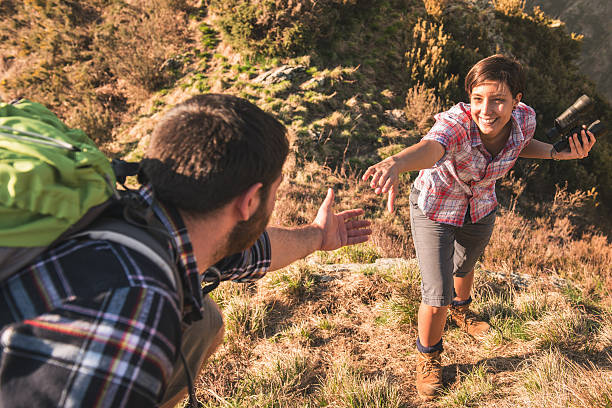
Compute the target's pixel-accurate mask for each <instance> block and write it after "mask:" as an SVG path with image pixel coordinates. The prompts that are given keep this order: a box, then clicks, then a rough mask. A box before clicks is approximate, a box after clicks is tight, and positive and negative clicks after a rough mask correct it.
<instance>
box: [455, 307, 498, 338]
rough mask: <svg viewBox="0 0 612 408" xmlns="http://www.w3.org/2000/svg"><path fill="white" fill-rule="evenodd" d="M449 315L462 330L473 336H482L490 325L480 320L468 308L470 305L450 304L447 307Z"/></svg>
mask: <svg viewBox="0 0 612 408" xmlns="http://www.w3.org/2000/svg"><path fill="white" fill-rule="evenodd" d="M449 310H450V317H451V320H452V321H453V322H455V324H456V325H457V326H459V328H461V329H462V330H463V331H465V332H467V334H469V335H470V336H473V337H476V338H478V337H482V336H484V335H485V334H486V333H487V332H488V331H489V329H490V328H491V326H489V323H487V322H483V321H482V320H480V319H479V318H478V317H477V316H476V315H475V314H474V312H472V310H471V309H470V305H469V304H467V305H462V306H453V305H452V304H451V306H450V307H449Z"/></svg>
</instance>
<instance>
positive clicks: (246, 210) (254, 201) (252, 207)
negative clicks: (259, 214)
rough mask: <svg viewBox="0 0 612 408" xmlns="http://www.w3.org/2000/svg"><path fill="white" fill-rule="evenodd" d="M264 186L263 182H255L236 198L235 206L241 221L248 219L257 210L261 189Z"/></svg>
mask: <svg viewBox="0 0 612 408" xmlns="http://www.w3.org/2000/svg"><path fill="white" fill-rule="evenodd" d="M262 187H263V184H262V183H255V184H253V185H252V186H251V187H249V188H248V189H246V191H245V192H244V193H242V194H240V195H239V196H238V197H236V198H235V208H236V211H237V212H238V216H239V217H240V220H241V221H246V220H248V219H249V218H251V215H253V214H254V213H255V211H257V208H258V207H259V202H260V200H261V197H260V194H259V190H260V189H261V188H262Z"/></svg>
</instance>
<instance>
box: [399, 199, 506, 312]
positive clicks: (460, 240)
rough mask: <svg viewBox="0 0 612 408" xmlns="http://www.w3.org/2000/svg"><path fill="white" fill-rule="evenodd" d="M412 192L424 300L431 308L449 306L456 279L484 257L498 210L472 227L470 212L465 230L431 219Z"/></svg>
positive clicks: (412, 211)
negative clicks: (454, 279)
mask: <svg viewBox="0 0 612 408" xmlns="http://www.w3.org/2000/svg"><path fill="white" fill-rule="evenodd" d="M418 197H419V191H418V190H417V189H415V188H413V189H412V191H411V192H410V227H411V229H412V240H413V241H414V248H415V250H416V254H417V259H418V260H419V269H420V271H421V296H422V298H423V303H424V304H426V305H429V306H437V307H440V306H447V305H449V304H450V303H451V301H452V300H453V298H454V296H455V285H454V282H453V277H454V276H458V277H463V276H465V275H466V274H468V273H469V272H470V271H471V270H472V269H473V268H474V265H475V264H476V261H477V260H478V258H480V256H481V255H482V254H483V253H484V250H485V247H486V246H487V244H488V243H489V240H490V239H491V234H492V233H493V226H494V225H495V217H496V214H495V213H496V210H493V211H491V213H490V214H488V215H486V216H485V217H484V218H482V219H481V220H479V221H478V222H477V223H475V224H473V223H472V222H471V219H470V215H469V211H468V212H467V214H466V218H465V221H464V224H463V226H462V227H457V226H454V225H450V224H444V223H441V222H437V221H433V220H431V219H429V218H428V217H427V216H426V215H425V214H423V212H422V211H421V209H420V208H419V206H418V204H417V199H418Z"/></svg>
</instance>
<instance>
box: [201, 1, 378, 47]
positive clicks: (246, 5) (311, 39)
mask: <svg viewBox="0 0 612 408" xmlns="http://www.w3.org/2000/svg"><path fill="white" fill-rule="evenodd" d="M371 3H372V2H371V1H367V0H320V1H312V0H211V2H210V11H211V13H212V14H213V15H215V16H216V17H217V21H218V24H219V26H220V27H221V30H222V31H223V33H224V34H225V35H226V36H227V39H228V40H229V42H230V43H231V44H232V46H234V47H235V48H237V49H239V50H240V51H242V52H245V53H247V54H251V53H255V54H261V55H265V56H270V57H279V56H280V57H287V56H296V55H300V54H304V53H307V52H309V51H311V50H313V49H314V48H315V46H316V45H317V43H319V42H320V41H323V40H326V39H331V38H333V37H334V35H338V34H339V33H338V32H336V29H335V28H336V26H337V25H338V23H339V21H340V20H341V19H343V18H346V15H347V14H350V12H351V10H354V9H360V8H367V7H371V6H372V4H371Z"/></svg>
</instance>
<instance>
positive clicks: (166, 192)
mask: <svg viewBox="0 0 612 408" xmlns="http://www.w3.org/2000/svg"><path fill="white" fill-rule="evenodd" d="M288 151H289V146H288V140H287V137H286V129H285V128H284V127H283V125H282V124H280V123H279V122H278V121H277V120H275V119H274V118H273V117H272V116H270V115H269V114H266V113H265V112H263V111H261V110H260V109H259V108H257V107H256V106H254V105H253V104H251V103H249V102H247V101H246V100H243V99H240V98H236V97H232V96H228V95H214V94H209V95H200V96H196V97H194V98H192V99H190V100H188V101H186V102H184V103H182V104H180V105H178V106H176V107H175V108H174V109H172V110H171V111H170V112H169V113H168V114H167V115H166V116H165V117H164V118H163V119H162V120H161V122H160V123H159V124H158V126H157V127H156V129H155V131H154V133H153V135H152V139H151V142H150V146H149V149H148V152H147V155H146V158H145V159H144V160H143V162H142V167H141V173H140V175H141V182H142V183H143V186H142V188H141V189H140V191H139V194H140V196H141V197H142V199H143V201H146V202H147V203H148V204H149V206H150V207H151V208H152V210H153V212H154V214H155V216H156V218H157V219H158V220H159V221H160V222H161V223H162V224H163V226H164V227H163V228H164V229H165V230H166V232H167V234H168V235H169V236H171V240H172V242H173V246H174V247H175V248H176V251H175V252H176V253H175V256H176V266H177V268H176V269H177V272H178V273H177V275H178V276H176V280H177V281H178V282H177V283H178V285H177V286H175V283H174V282H173V279H172V277H171V276H169V275H168V274H166V273H165V272H164V271H163V270H162V268H160V267H159V266H156V265H155V264H154V263H153V262H152V261H151V259H149V258H147V257H146V256H144V255H142V253H139V252H138V251H134V250H132V249H130V248H128V247H126V246H123V245H121V244H118V243H116V242H111V241H105V240H101V239H98V240H94V239H72V240H69V241H66V242H64V243H62V244H61V245H59V246H57V247H55V248H53V249H51V250H49V251H47V253H45V254H43V255H42V256H40V257H39V258H38V259H37V260H36V261H35V262H34V263H33V264H32V265H31V266H30V267H28V268H25V269H24V270H22V271H20V272H19V273H18V274H17V275H14V276H12V277H11V278H9V279H8V280H6V281H3V282H0V290H1V293H2V296H1V299H0V324H1V325H2V331H1V332H0V344H1V348H0V357H1V361H2V363H1V366H0V406H6V407H12V406H31V407H63V406H87V407H94V406H95V407H97V406H100V407H141V406H142V407H150V406H155V405H163V406H173V405H174V404H175V403H176V402H178V401H180V400H181V399H182V398H183V397H184V395H185V392H186V391H187V389H188V388H191V383H192V379H193V376H194V374H197V372H198V370H199V368H200V367H201V366H202V364H203V363H204V361H205V360H206V358H207V357H208V356H210V355H211V354H212V352H213V351H214V349H215V348H216V347H217V346H218V345H219V344H220V343H221V341H222V338H223V321H222V318H221V314H220V311H219V309H218V307H217V306H216V305H215V303H214V302H213V301H212V300H211V299H210V298H209V297H208V296H206V295H204V294H203V293H202V290H201V288H202V281H203V278H202V277H203V275H205V276H206V277H215V276H216V277H218V278H220V279H221V280H228V279H231V280H236V281H248V280H253V279H257V278H260V277H262V276H263V275H264V274H265V273H266V272H267V271H268V270H275V269H278V268H282V267H284V266H286V265H288V264H290V263H291V262H293V261H295V260H297V259H300V258H303V257H304V256H306V255H308V254H310V253H312V252H313V251H315V250H333V249H336V248H339V247H341V246H344V245H349V244H355V243H359V242H364V241H366V240H367V239H368V236H369V234H370V233H371V231H370V230H369V228H368V226H369V222H368V221H365V220H356V219H354V218H355V217H357V216H359V215H361V214H363V211H362V210H348V211H344V212H341V213H337V214H335V213H334V212H333V211H332V204H333V199H334V194H333V191H332V190H331V189H330V190H329V191H328V194H327V197H326V198H325V200H324V202H323V204H322V205H321V207H320V209H319V211H318V213H317V216H316V218H315V220H314V221H313V222H312V223H311V224H309V225H306V226H303V227H299V228H280V227H268V228H266V225H267V223H268V219H269V217H270V214H271V213H272V211H273V209H274V203H275V199H276V191H277V189H278V186H279V184H280V183H281V180H282V175H281V171H282V167H283V163H284V161H285V158H286V156H287V154H288ZM181 293H182V295H181ZM181 299H182V304H181Z"/></svg>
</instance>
